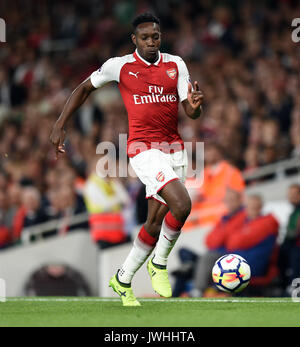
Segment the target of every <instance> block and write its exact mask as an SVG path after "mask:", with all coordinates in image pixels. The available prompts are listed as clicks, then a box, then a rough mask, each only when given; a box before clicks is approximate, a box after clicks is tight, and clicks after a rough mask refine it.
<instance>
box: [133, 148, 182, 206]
mask: <svg viewBox="0 0 300 347" xmlns="http://www.w3.org/2000/svg"><path fill="white" fill-rule="evenodd" d="M129 162H130V165H131V166H132V168H133V170H134V172H135V173H136V175H137V176H138V178H139V179H140V180H141V181H142V182H143V183H144V184H145V186H146V198H147V199H149V198H154V199H156V200H158V201H159V202H161V203H163V204H165V205H166V202H165V200H164V199H163V198H162V197H161V196H160V195H159V194H158V192H159V191H160V190H161V189H162V188H163V187H164V186H165V185H166V184H167V183H169V182H171V181H173V180H175V179H180V180H181V181H182V183H184V182H185V178H186V174H187V167H188V158H187V152H186V150H185V149H184V150H182V151H178V152H174V153H170V154H169V153H168V154H167V153H164V152H162V151H160V150H159V149H149V150H147V151H143V152H141V153H139V154H137V155H136V156H134V157H133V158H130V159H129Z"/></svg>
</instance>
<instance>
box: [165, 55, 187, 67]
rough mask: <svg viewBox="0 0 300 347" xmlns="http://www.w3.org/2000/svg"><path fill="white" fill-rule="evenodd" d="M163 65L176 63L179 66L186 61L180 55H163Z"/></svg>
mask: <svg viewBox="0 0 300 347" xmlns="http://www.w3.org/2000/svg"><path fill="white" fill-rule="evenodd" d="M161 55H162V61H163V63H170V62H174V63H176V64H177V65H178V64H182V63H184V60H183V59H182V58H181V57H180V56H179V55H173V54H169V53H161Z"/></svg>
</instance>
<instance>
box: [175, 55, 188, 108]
mask: <svg viewBox="0 0 300 347" xmlns="http://www.w3.org/2000/svg"><path fill="white" fill-rule="evenodd" d="M176 63H177V68H178V81H177V91H178V95H179V100H180V102H182V101H183V100H185V99H187V93H188V85H189V83H190V82H191V79H190V74H189V71H188V69H187V67H186V65H185V62H184V61H183V60H182V59H181V58H180V57H177V61H176Z"/></svg>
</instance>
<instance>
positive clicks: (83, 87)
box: [50, 78, 96, 159]
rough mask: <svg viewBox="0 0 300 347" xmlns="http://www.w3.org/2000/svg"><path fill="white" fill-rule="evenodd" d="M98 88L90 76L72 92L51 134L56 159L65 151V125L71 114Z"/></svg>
mask: <svg viewBox="0 0 300 347" xmlns="http://www.w3.org/2000/svg"><path fill="white" fill-rule="evenodd" d="M94 90H96V88H95V87H94V86H93V85H92V83H91V80H90V78H88V79H86V80H85V81H84V82H82V83H81V84H80V85H79V86H78V87H77V88H76V89H75V90H74V91H73V92H72V94H71V96H70V97H69V99H68V100H67V102H66V104H65V106H64V108H63V111H62V113H61V115H60V116H59V118H58V120H57V121H56V122H55V124H54V126H53V129H52V132H51V135H50V141H51V142H52V144H53V145H54V147H55V151H56V159H57V158H58V154H59V153H64V152H65V150H64V140H65V130H64V126H65V124H66V122H67V120H68V119H69V118H70V116H71V115H72V114H73V113H74V112H75V111H76V110H77V109H78V108H79V107H80V106H81V105H82V104H83V103H84V102H85V100H86V99H87V98H88V96H89V95H90V94H91V92H93V91H94Z"/></svg>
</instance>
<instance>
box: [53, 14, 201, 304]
mask: <svg viewBox="0 0 300 347" xmlns="http://www.w3.org/2000/svg"><path fill="white" fill-rule="evenodd" d="M133 27H134V31H133V34H132V35H131V39H132V41H133V43H134V45H135V46H136V50H135V52H134V53H133V54H128V55H125V56H123V57H115V58H111V59H109V60H107V61H106V62H105V63H104V64H103V65H102V66H101V68H100V69H99V70H97V71H95V72H93V73H92V74H91V76H90V77H89V78H87V79H86V80H85V81H84V82H82V83H81V84H80V85H79V86H78V87H77V88H76V89H75V90H74V91H73V93H72V94H71V96H70V98H69V99H68V101H67V103H66V105H65V107H64V109H63V111H62V113H61V115H60V117H59V118H58V120H57V121H56V123H55V125H54V127H53V130H52V134H51V141H52V143H53V145H54V146H55V148H56V156H58V154H59V153H64V151H65V150H64V145H63V143H64V138H65V131H64V125H65V124H66V122H67V120H68V118H69V117H70V116H71V115H72V114H73V113H74V112H75V111H76V110H77V109H78V108H79V107H80V106H81V105H82V104H83V103H84V101H85V100H86V99H87V97H88V96H89V95H90V93H91V92H93V91H94V90H96V89H97V88H100V87H102V86H103V85H104V84H106V83H108V82H111V81H116V82H117V83H118V85H119V89H120V92H121V96H122V98H123V101H124V103H125V107H126V109H127V113H128V121H129V137H128V143H127V153H128V156H129V158H130V159H129V160H130V164H131V166H132V168H133V169H134V171H135V173H136V174H137V176H138V177H139V179H140V180H141V181H142V182H143V183H144V184H145V185H146V197H147V198H148V216H147V220H146V223H145V224H144V225H143V226H142V228H141V230H140V232H139V234H138V236H137V238H136V240H135V241H134V244H133V247H132V249H131V251H130V253H129V254H128V256H127V258H126V259H125V261H124V263H123V265H122V266H121V268H120V269H119V270H118V271H117V273H116V274H115V276H113V277H112V278H111V280H110V282H109V285H110V286H111V287H112V288H113V290H114V291H115V292H116V293H117V294H118V295H119V296H120V297H121V299H122V302H123V305H124V306H139V305H140V303H139V302H138V301H137V299H136V298H135V296H134V294H133V291H132V288H131V281H132V278H133V276H134V274H135V273H136V271H137V270H138V269H139V268H140V267H141V266H142V265H143V264H144V263H145V261H146V260H147V259H148V257H149V255H150V254H151V252H152V251H153V249H154V248H155V253H154V256H153V258H152V259H150V260H149V261H148V263H147V269H148V272H149V275H150V277H151V281H152V286H153V289H154V290H155V291H156V292H157V293H158V294H160V295H161V296H163V297H171V296H172V290H171V286H170V282H169V279H168V272H167V259H168V256H169V254H170V252H171V250H172V248H173V247H174V245H175V242H176V241H177V239H178V237H179V235H180V231H181V228H182V227H183V225H184V223H185V221H186V219H187V217H188V215H189V214H190V211H191V200H190V197H189V194H188V192H187V190H186V188H185V186H184V184H183V182H184V181H185V175H186V169H187V154H186V151H185V149H184V144H183V141H182V139H181V137H180V135H179V134H178V130H177V125H178V104H179V102H181V104H182V106H183V108H184V110H185V113H186V114H187V116H188V117H190V118H192V119H196V118H198V117H199V116H200V114H201V111H202V110H201V104H202V101H203V94H202V92H201V91H200V90H199V87H198V83H197V82H196V81H195V82H194V86H193V87H192V84H191V83H190V78H189V73H188V70H187V67H186V65H185V63H184V62H183V60H182V59H181V58H180V57H178V56H174V55H170V54H166V53H161V52H160V51H159V48H160V44H161V32H160V23H159V19H158V18H156V17H155V16H153V15H152V14H150V13H143V14H141V15H139V16H137V17H136V18H135V19H134V21H133Z"/></svg>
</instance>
